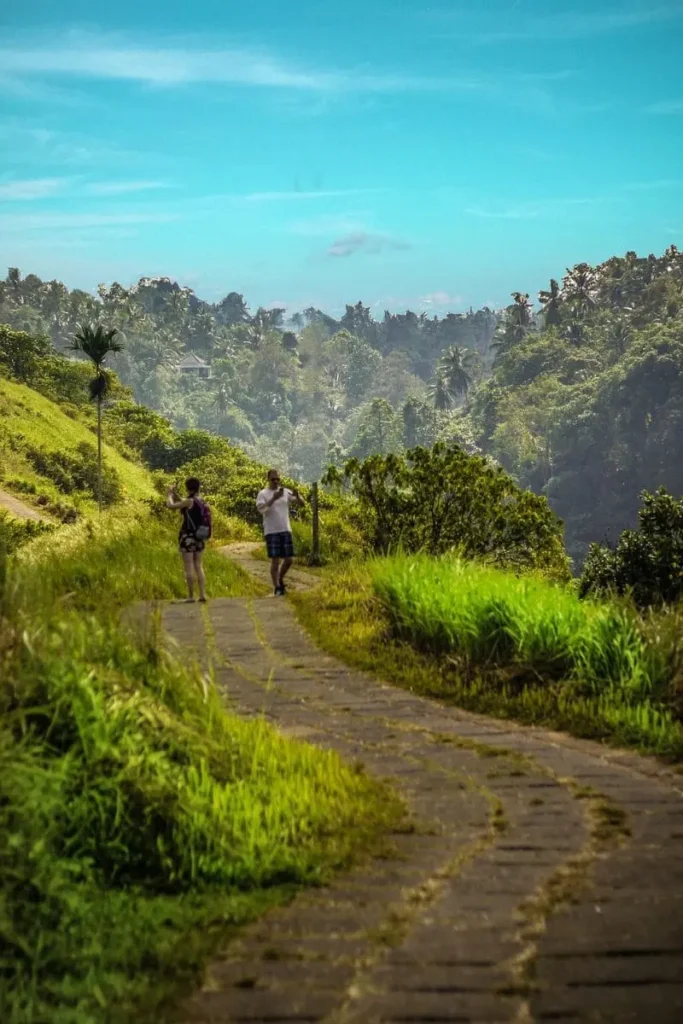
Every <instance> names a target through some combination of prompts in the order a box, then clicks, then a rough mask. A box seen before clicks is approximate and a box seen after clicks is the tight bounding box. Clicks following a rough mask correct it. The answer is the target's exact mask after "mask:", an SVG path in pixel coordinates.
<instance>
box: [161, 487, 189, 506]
mask: <svg viewBox="0 0 683 1024" xmlns="http://www.w3.org/2000/svg"><path fill="white" fill-rule="evenodd" d="M166 505H167V506H168V508H192V498H180V499H179V498H178V497H177V495H176V493H175V491H174V490H173V488H172V487H169V489H168V494H167V496H166Z"/></svg>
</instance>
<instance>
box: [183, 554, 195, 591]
mask: <svg viewBox="0 0 683 1024" xmlns="http://www.w3.org/2000/svg"><path fill="white" fill-rule="evenodd" d="M181 555H182V556H183V568H184V569H185V580H186V582H187V595H188V597H189V598H190V600H192V599H193V598H194V554H193V552H192V551H181Z"/></svg>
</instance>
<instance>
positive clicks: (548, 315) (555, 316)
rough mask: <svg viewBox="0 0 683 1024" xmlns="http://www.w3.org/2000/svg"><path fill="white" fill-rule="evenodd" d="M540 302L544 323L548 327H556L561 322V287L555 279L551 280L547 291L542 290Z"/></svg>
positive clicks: (539, 295)
mask: <svg viewBox="0 0 683 1024" xmlns="http://www.w3.org/2000/svg"><path fill="white" fill-rule="evenodd" d="M538 301H539V302H540V303H541V306H542V307H543V321H544V323H545V326H546V327H556V326H557V325H558V324H559V322H560V286H559V284H558V283H557V281H556V280H555V279H554V278H551V279H550V287H549V288H548V290H547V291H545V290H544V289H541V291H540V292H539V293H538Z"/></svg>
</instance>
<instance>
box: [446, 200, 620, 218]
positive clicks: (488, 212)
mask: <svg viewBox="0 0 683 1024" xmlns="http://www.w3.org/2000/svg"><path fill="white" fill-rule="evenodd" d="M603 202H605V200H604V199H603V198H602V197H599V196H598V197H595V198H585V199H537V200H531V201H528V202H522V203H517V204H513V205H501V206H468V207H466V209H465V213H466V214H469V216H471V217H483V218H487V219H491V220H532V219H534V218H535V217H541V216H548V215H552V214H560V213H567V212H568V211H569V210H571V209H575V208H576V207H582V206H598V205H600V204H601V203H603Z"/></svg>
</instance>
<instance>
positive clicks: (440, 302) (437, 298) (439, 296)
mask: <svg viewBox="0 0 683 1024" xmlns="http://www.w3.org/2000/svg"><path fill="white" fill-rule="evenodd" d="M420 305H421V306H460V305H462V295H449V293H448V292H431V293H430V294H429V295H423V296H422V298H421V299H420Z"/></svg>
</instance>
